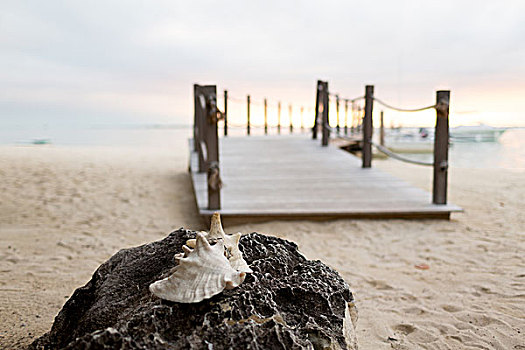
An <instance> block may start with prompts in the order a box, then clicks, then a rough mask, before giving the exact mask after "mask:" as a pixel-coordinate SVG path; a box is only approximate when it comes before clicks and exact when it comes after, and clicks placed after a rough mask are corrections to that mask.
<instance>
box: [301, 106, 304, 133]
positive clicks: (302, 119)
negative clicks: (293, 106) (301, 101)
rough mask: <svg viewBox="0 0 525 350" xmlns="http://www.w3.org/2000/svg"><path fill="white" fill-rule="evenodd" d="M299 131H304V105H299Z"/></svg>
mask: <svg viewBox="0 0 525 350" xmlns="http://www.w3.org/2000/svg"><path fill="white" fill-rule="evenodd" d="M301 132H304V107H301Z"/></svg>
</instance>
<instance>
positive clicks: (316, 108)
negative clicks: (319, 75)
mask: <svg viewBox="0 0 525 350" xmlns="http://www.w3.org/2000/svg"><path fill="white" fill-rule="evenodd" d="M322 88H323V85H322V81H321V80H318V81H317V89H316V95H315V117H314V126H313V127H312V139H314V140H316V139H317V129H318V125H317V124H318V121H319V93H320V92H321V90H322Z"/></svg>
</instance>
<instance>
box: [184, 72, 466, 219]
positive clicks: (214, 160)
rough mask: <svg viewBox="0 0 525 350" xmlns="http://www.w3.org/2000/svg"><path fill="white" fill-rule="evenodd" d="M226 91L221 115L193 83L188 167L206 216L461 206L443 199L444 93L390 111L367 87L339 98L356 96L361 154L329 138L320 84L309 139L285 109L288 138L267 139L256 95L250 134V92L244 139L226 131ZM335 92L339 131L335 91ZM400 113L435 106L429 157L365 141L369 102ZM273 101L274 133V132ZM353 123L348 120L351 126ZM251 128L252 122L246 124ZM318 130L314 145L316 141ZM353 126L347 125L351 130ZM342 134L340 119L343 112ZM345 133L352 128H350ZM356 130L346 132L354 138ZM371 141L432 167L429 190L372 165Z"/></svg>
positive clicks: (407, 212)
mask: <svg viewBox="0 0 525 350" xmlns="http://www.w3.org/2000/svg"><path fill="white" fill-rule="evenodd" d="M227 96H228V95H227V92H226V91H225V94H224V112H221V111H220V109H219V107H218V106H217V88H216V86H215V85H208V86H201V85H194V100H195V115H194V129H193V140H191V142H190V172H191V177H192V183H193V189H194V192H195V198H196V202H197V207H198V210H199V213H200V214H201V215H202V216H203V217H205V218H207V217H209V216H210V215H212V214H213V213H214V212H215V211H219V212H220V213H221V215H222V218H223V220H224V221H225V222H227V223H233V222H239V221H250V222H253V221H261V220H284V219H303V220H304V219H306V220H320V219H336V218H432V219H449V218H450V213H452V212H457V211H462V209H461V208H459V207H458V206H456V205H454V204H450V203H447V178H448V175H447V174H448V166H449V165H448V145H449V130H448V125H449V122H448V112H449V101H450V91H437V92H436V103H435V104H434V105H431V106H426V107H422V108H415V109H406V108H398V107H397V108H396V107H393V106H390V105H388V104H386V103H385V102H383V101H381V100H379V99H377V98H375V97H374V87H373V86H370V85H367V86H366V88H365V95H364V96H362V97H357V98H354V99H344V101H345V111H347V110H348V107H347V106H348V102H351V103H352V105H353V104H354V102H355V101H358V100H361V99H362V100H364V108H363V111H364V114H363V117H362V120H359V119H357V121H358V125H357V128H358V130H359V129H361V130H362V135H361V137H360V138H357V139H356V142H357V143H358V146H359V147H360V149H361V150H362V152H361V154H362V157H361V159H359V158H357V157H355V156H353V155H351V154H350V153H348V152H345V151H344V150H341V149H340V148H339V147H337V145H336V143H335V142H333V140H332V141H330V134H331V132H332V130H333V129H332V127H331V126H330V120H329V112H328V111H329V106H330V96H333V94H332V93H330V91H329V89H328V83H327V82H323V81H318V82H317V97H316V103H315V117H314V123H313V127H312V136H311V137H312V139H310V137H308V136H306V135H305V134H302V135H293V134H292V133H293V123H292V109H291V107H290V108H289V114H290V116H289V121H290V131H289V133H290V135H287V136H284V135H283V136H269V135H268V124H267V100H266V99H264V116H265V118H264V133H265V135H264V136H250V135H251V127H252V124H251V122H250V120H251V119H250V102H251V98H250V95H248V96H247V100H246V107H247V109H246V111H247V118H246V135H247V136H246V137H229V136H226V135H227V127H228V123H227V120H228V115H227V110H228V107H227V102H228V97H227ZM335 97H336V115H337V127H336V128H335V133H336V134H339V133H340V131H341V129H340V125H339V122H340V119H339V102H340V97H339V95H335ZM374 101H377V102H378V103H380V104H382V105H384V106H387V107H389V108H393V109H397V110H398V111H404V112H418V111H422V110H427V109H435V111H436V128H435V134H434V161H433V162H432V163H430V162H422V161H417V160H414V159H410V158H406V157H403V156H400V155H398V154H396V153H394V152H392V151H391V150H389V149H388V148H386V147H383V146H382V145H377V144H375V143H374V142H373V141H372V132H373V121H372V112H373V103H374ZM280 107H281V103H280V102H279V103H278V123H277V134H278V135H279V134H280V126H281V119H280V110H281V108H280ZM221 120H222V121H223V123H224V135H225V137H224V138H222V139H221V138H219V132H218V131H219V129H218V124H219V122H220V121H221ZM352 125H354V123H353V124H352ZM253 126H254V127H255V125H253ZM318 129H320V130H321V131H322V133H321V135H322V142H321V144H319V143H318V142H316V139H317V134H318ZM352 129H353V127H352ZM344 130H345V134H346V133H347V131H348V128H347V116H346V112H345V129H344ZM352 131H353V130H352ZM355 136H357V135H354V137H355ZM372 145H373V146H374V147H376V148H377V149H378V150H380V151H381V152H383V153H385V154H386V155H388V156H389V157H393V158H396V159H398V160H400V161H404V162H408V163H412V164H417V165H422V166H431V167H433V186H432V195H431V194H430V193H427V192H425V191H423V190H421V189H418V188H415V187H413V186H411V185H409V184H408V183H406V182H405V181H402V180H400V179H397V178H395V177H393V176H391V175H389V174H386V173H384V172H382V171H381V170H378V169H373V168H372Z"/></svg>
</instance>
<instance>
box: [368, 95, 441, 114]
mask: <svg viewBox="0 0 525 350" xmlns="http://www.w3.org/2000/svg"><path fill="white" fill-rule="evenodd" d="M373 99H374V101H375V102H377V103H379V104H380V105H383V106H384V107H386V108H389V109H393V110H394V111H398V112H421V111H424V110H427V109H433V108H436V105H435V104H434V105H432V106H426V107H421V108H400V107H394V106H392V105H390V104H388V103H386V102H384V101H381V100H380V99H378V98H376V97H374V98H373Z"/></svg>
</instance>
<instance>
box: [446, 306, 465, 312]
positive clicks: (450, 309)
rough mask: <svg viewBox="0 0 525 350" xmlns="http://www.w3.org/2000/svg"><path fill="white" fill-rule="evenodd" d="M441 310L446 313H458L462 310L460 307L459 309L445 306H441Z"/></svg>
mask: <svg viewBox="0 0 525 350" xmlns="http://www.w3.org/2000/svg"><path fill="white" fill-rule="evenodd" d="M441 308H442V309H443V310H445V311H446V312H458V311H461V310H462V309H461V308H460V307H457V306H455V305H443V306H441Z"/></svg>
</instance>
